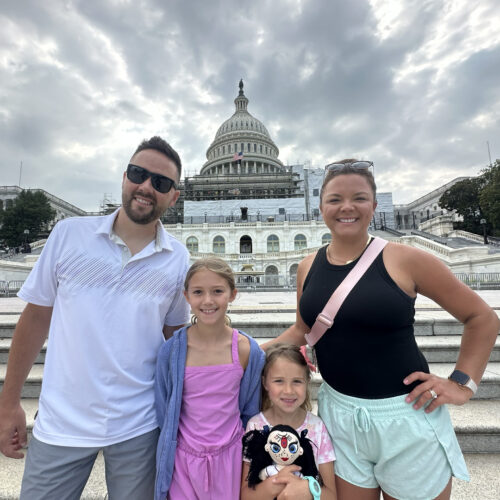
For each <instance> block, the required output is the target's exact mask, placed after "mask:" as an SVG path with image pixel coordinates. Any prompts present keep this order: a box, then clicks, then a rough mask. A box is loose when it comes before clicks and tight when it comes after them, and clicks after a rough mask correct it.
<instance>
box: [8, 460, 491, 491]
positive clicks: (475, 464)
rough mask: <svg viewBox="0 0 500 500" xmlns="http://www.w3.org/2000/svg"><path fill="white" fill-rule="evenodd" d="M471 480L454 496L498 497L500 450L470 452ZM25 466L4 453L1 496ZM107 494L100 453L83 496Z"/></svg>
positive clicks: (456, 487) (17, 482)
mask: <svg viewBox="0 0 500 500" xmlns="http://www.w3.org/2000/svg"><path fill="white" fill-rule="evenodd" d="M465 462H466V464H467V468H468V469H469V475H470V478H471V480H470V482H465V481H460V480H457V479H455V478H454V479H453V488H452V492H451V500H498V499H499V494H498V492H499V491H500V474H498V471H499V470H500V454H491V453H466V454H465ZM23 470H24V459H21V460H14V459H9V458H6V457H4V456H3V455H1V454H0V500H17V499H18V498H19V491H20V486H21V479H22V475H23ZM105 498H106V483H105V479H104V460H103V458H102V454H99V455H98V457H97V460H96V462H95V464H94V468H93V470H92V473H91V475H90V478H89V481H88V483H87V485H86V487H85V490H84V491H83V495H82V497H81V499H82V500H103V499H105Z"/></svg>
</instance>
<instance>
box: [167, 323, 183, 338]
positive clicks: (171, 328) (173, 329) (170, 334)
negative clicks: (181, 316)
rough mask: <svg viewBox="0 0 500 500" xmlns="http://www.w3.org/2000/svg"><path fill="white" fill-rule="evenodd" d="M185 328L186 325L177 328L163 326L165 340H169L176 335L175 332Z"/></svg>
mask: <svg viewBox="0 0 500 500" xmlns="http://www.w3.org/2000/svg"><path fill="white" fill-rule="evenodd" d="M183 326H184V325H177V326H169V325H163V336H164V337H165V340H168V339H169V338H170V337H171V336H172V335H173V334H174V332H175V330H178V329H179V328H182V327H183Z"/></svg>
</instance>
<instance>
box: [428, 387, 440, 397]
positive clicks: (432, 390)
mask: <svg viewBox="0 0 500 500" xmlns="http://www.w3.org/2000/svg"><path fill="white" fill-rule="evenodd" d="M429 392H430V393H431V396H432V399H436V398H437V397H438V395H437V394H436V391H435V390H434V389H429Z"/></svg>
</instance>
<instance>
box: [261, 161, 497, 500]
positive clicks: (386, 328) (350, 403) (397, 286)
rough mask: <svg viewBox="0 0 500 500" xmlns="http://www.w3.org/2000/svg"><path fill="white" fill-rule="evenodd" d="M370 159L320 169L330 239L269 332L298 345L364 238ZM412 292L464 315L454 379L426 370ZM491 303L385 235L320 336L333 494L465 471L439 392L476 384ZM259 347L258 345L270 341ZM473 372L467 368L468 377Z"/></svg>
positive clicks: (424, 495) (404, 491)
mask: <svg viewBox="0 0 500 500" xmlns="http://www.w3.org/2000/svg"><path fill="white" fill-rule="evenodd" d="M371 165H372V163H371V162H358V161H356V160H342V161H340V162H338V163H334V164H331V165H329V166H327V168H326V175H325V179H324V182H323V186H322V188H321V194H320V209H321V213H322V215H323V220H324V221H325V224H326V225H327V226H328V228H329V229H330V231H331V234H332V242H331V243H330V244H329V245H327V246H326V247H323V248H321V249H320V250H319V251H318V252H316V253H315V254H313V255H309V256H307V257H306V258H305V259H304V260H303V261H302V262H301V263H300V264H299V268H298V272H297V318H296V322H295V324H294V325H292V326H291V327H290V328H289V329H288V330H286V331H285V332H284V333H283V334H281V335H280V336H279V337H278V339H276V340H273V341H271V342H269V343H268V344H267V345H269V344H271V343H274V342H276V341H280V342H291V343H294V344H298V345H302V344H304V343H305V340H304V334H306V333H307V332H309V331H310V329H311V327H312V325H313V324H314V322H315V319H316V316H317V315H318V314H319V313H320V312H321V311H322V309H323V307H324V305H325V304H326V302H327V301H328V299H329V298H330V296H331V294H332V293H333V291H334V290H335V289H336V287H337V286H338V285H339V284H340V283H341V282H342V280H343V279H344V278H345V276H346V275H347V274H348V273H349V271H350V270H351V269H352V267H353V266H354V265H355V264H356V262H357V259H358V258H359V257H360V256H361V254H362V253H363V252H364V250H365V248H366V247H367V246H368V245H369V244H370V242H371V238H370V237H369V236H368V232H367V231H368V226H369V224H370V221H371V219H372V217H373V214H374V211H375V208H376V206H377V202H376V187H375V182H374V179H373V176H372V174H371V172H370V170H369V167H370V166H371ZM417 293H420V294H422V295H425V296H426V297H429V298H431V299H433V300H434V301H435V302H437V303H438V304H439V305H440V306H441V307H442V308H443V309H445V310H446V311H448V312H449V313H450V314H452V315H453V316H454V317H455V318H457V319H458V320H459V321H461V322H462V323H463V324H464V332H463V337H462V344H461V348H460V353H459V356H458V360H457V364H456V369H457V370H459V372H457V373H455V372H454V373H453V379H454V380H450V379H446V378H441V377H438V376H436V375H433V374H431V373H429V367H428V365H427V362H426V360H425V358H424V357H423V355H422V353H421V352H420V351H419V349H418V347H417V345H416V341H415V337H414V334H413V322H414V315H415V309H414V305H415V298H416V296H417ZM498 328H499V320H498V318H497V316H496V314H495V313H494V312H493V310H492V309H491V308H490V307H489V306H488V305H487V304H486V303H485V302H484V301H483V300H482V299H481V298H480V297H479V296H478V295H477V294H475V293H474V292H472V291H471V290H470V289H469V288H467V287H466V286H465V285H463V284H462V283H461V282H459V281H458V280H457V279H456V278H455V277H454V276H453V274H452V273H451V272H450V270H449V269H448V268H447V267H446V266H445V265H444V264H443V263H441V262H440V261H439V260H438V259H436V258H435V257H433V256H432V255H430V254H429V253H427V252H424V251H421V250H418V249H416V248H412V247H409V246H406V245H400V244H396V243H388V244H387V245H386V247H385V248H384V250H383V251H382V252H381V253H380V254H379V255H378V257H377V258H376V259H375V261H374V262H373V264H372V265H371V266H370V267H369V268H368V270H367V271H366V273H365V274H364V275H363V276H362V277H361V279H360V281H359V282H358V283H357V285H356V286H355V287H354V288H353V289H352V291H351V292H350V294H349V295H348V296H347V298H346V300H345V301H344V303H343V305H342V307H341V308H340V310H339V312H338V314H337V316H336V318H335V322H334V324H333V326H332V327H331V328H330V329H329V330H327V331H326V333H325V334H324V335H323V337H322V338H321V339H320V340H319V342H318V343H317V344H316V346H315V349H316V355H317V360H318V366H319V370H320V372H321V374H322V377H323V380H324V384H323V385H322V387H321V389H320V392H319V394H318V409H319V413H320V416H321V417H322V419H323V420H324V422H325V424H326V425H327V427H328V430H329V432H330V434H331V436H332V439H333V442H334V446H335V452H336V454H337V462H336V466H335V468H336V471H335V472H336V486H337V494H338V497H339V499H340V500H378V499H379V496H380V491H382V492H383V495H384V498H385V499H386V500H390V499H392V498H400V499H401V498H404V499H410V498H411V499H422V500H424V499H426V500H427V499H431V498H437V499H439V500H445V499H449V498H450V494H451V477H452V476H456V477H459V478H462V479H468V474H467V469H466V466H465V462H464V459H463V456H462V453H461V451H460V448H459V446H458V443H457V440H456V437H455V434H454V432H453V427H452V425H451V421H450V418H449V415H448V412H447V409H446V407H445V406H443V405H444V404H445V403H451V404H457V405H461V404H464V403H465V402H466V401H468V400H469V399H470V398H471V396H472V395H473V390H474V389H475V387H474V385H475V384H479V382H480V380H481V377H482V375H483V372H484V370H485V367H486V364H487V362H488V358H489V355H490V352H491V349H492V347H493V345H494V342H495V338H496V335H497V333H498ZM267 345H266V346H264V348H266V347H267ZM469 378H470V379H469Z"/></svg>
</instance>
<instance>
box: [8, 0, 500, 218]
mask: <svg viewBox="0 0 500 500" xmlns="http://www.w3.org/2000/svg"><path fill="white" fill-rule="evenodd" d="M0 24H1V26H2V29H1V30H0V81H1V84H0V185H17V184H19V177H20V171H21V185H22V187H38V188H43V189H45V190H47V191H49V192H51V193H53V194H55V195H57V196H60V197H62V198H63V199H65V200H66V201H69V202H70V203H73V204H74V205H77V206H79V207H81V208H83V209H86V210H97V208H98V206H99V203H100V201H101V200H102V198H103V195H104V193H106V194H110V195H111V196H112V197H113V198H114V199H115V200H116V201H118V200H119V199H120V183H121V174H122V172H123V170H124V168H125V166H126V164H127V162H128V159H129V157H130V155H131V153H132V152H133V150H134V149H135V147H136V145H137V144H138V143H139V142H140V141H141V140H142V139H143V138H146V137H150V136H152V135H156V134H159V135H161V136H163V137H164V138H166V139H167V140H168V141H169V142H171V144H172V145H173V146H174V147H175V148H176V149H177V150H178V151H179V153H180V154H181V158H182V159H183V164H184V166H185V169H186V171H187V172H188V173H189V174H190V175H193V174H194V173H196V172H198V171H199V169H200V168H201V166H202V165H203V163H204V161H205V159H206V158H205V153H206V150H207V148H208V146H209V145H210V143H211V141H212V140H213V138H214V135H215V132H216V131H217V128H218V127H219V125H220V124H221V123H222V122H223V121H224V120H225V119H227V118H229V117H230V116H231V115H232V113H233V112H234V104H233V99H234V98H235V97H236V95H237V91H238V81H239V79H240V78H243V80H244V83H245V94H246V96H247V97H248V98H249V100H250V103H249V108H248V109H249V112H250V113H251V114H253V116H255V117H256V118H258V119H260V120H261V121H262V122H263V123H264V124H265V125H266V126H267V128H268V130H269V132H270V134H271V137H272V138H273V140H274V141H275V143H276V144H277V146H278V147H279V148H280V159H281V160H282V161H283V162H284V163H288V164H291V163H296V162H305V161H310V162H311V163H312V165H316V166H323V165H324V164H326V163H327V162H329V161H333V160H335V159H339V158H341V157H346V156H348V157H352V156H355V157H358V158H364V159H371V160H373V161H374V162H375V165H376V170H375V174H376V177H377V183H378V186H379V190H381V191H392V192H393V198H394V201H395V202H396V203H407V202H409V201H412V200H413V199H415V198H417V197H418V196H421V195H423V194H425V193H426V192H428V191H429V190H431V189H433V188H436V187H438V186H440V185H442V184H444V183H445V182H447V181H450V180H452V179H454V178H455V177H458V176H461V175H475V174H477V173H478V172H479V170H480V169H481V168H484V167H485V166H486V165H487V164H488V162H489V158H488V145H487V142H489V147H490V152H491V158H492V159H493V160H494V159H495V158H499V157H500V30H499V29H498V27H499V26H500V4H499V2H498V0H481V2H470V1H465V0H406V1H403V0H350V1H348V0H253V1H240V2H235V1H231V0H212V1H208V0H202V1H195V0H193V1H190V0H99V1H97V0H81V1H77V0H43V1H40V0H2V1H1V3H0ZM21 162H22V169H20V165H21Z"/></svg>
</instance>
